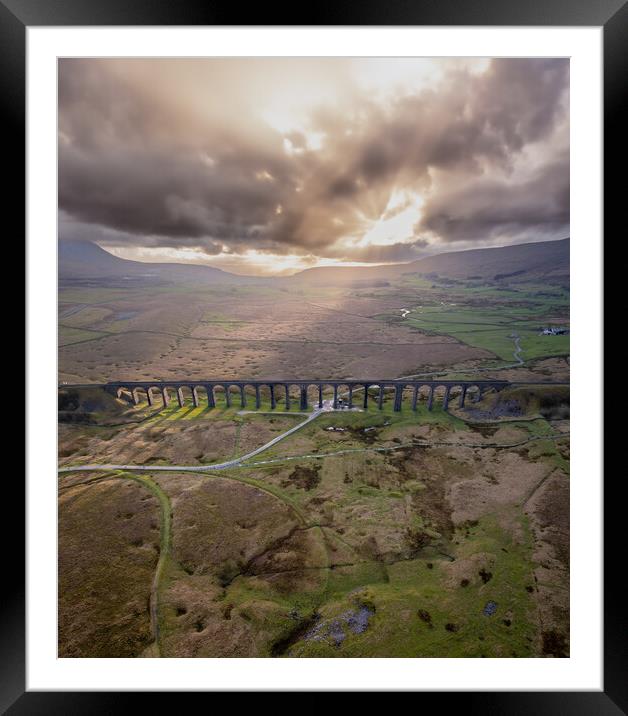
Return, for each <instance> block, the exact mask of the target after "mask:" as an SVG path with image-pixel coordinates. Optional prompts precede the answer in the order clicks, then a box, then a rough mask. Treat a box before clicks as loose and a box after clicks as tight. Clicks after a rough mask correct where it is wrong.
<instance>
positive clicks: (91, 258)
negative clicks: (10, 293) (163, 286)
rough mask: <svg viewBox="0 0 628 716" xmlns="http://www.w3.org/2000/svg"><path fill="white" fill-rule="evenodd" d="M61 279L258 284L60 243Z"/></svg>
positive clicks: (193, 267) (198, 268)
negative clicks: (139, 279)
mask: <svg viewBox="0 0 628 716" xmlns="http://www.w3.org/2000/svg"><path fill="white" fill-rule="evenodd" d="M58 257H59V278H60V279H104V278H116V279H120V278H129V277H136V278H142V279H146V280H151V279H152V280H160V281H164V280H165V281H176V282H183V281H185V282H192V283H224V284H242V283H251V282H253V281H256V280H257V279H255V278H254V277H251V276H236V275H235V274H231V273H227V272H226V271H222V270H221V269H217V268H213V267H211V266H199V265H196V264H176V263H172V264H169V263H146V262H143V261H129V260H128V259H121V258H118V257H117V256H114V255H113V254H110V253H109V252H108V251H105V250H104V249H101V248H100V246H98V245H97V244H94V243H91V242H88V241H63V240H61V241H59V254H58Z"/></svg>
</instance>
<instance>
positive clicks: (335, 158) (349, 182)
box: [58, 58, 569, 275]
mask: <svg viewBox="0 0 628 716" xmlns="http://www.w3.org/2000/svg"><path fill="white" fill-rule="evenodd" d="M58 91H59V125H58V126H59V130H58V146H59V238H60V239H66V240H74V241H93V242H96V243H97V244H99V245H100V246H102V247H103V248H105V249H106V250H108V251H110V252H111V253H114V254H116V255H117V256H121V257H123V258H129V259H134V260H141V261H177V262H185V263H202V264H207V265H211V266H215V267H217V268H222V269H224V270H227V271H232V272H234V273H239V274H255V275H272V274H290V273H294V272H296V271H299V270H302V269H305V268H310V267H314V266H333V265H348V266H361V265H375V264H384V263H399V262H406V261H412V260H415V259H418V258H421V257H423V256H427V255H431V254H434V253H441V252H443V251H458V250H464V249H470V248H478V247H484V246H504V245H508V244H514V243H523V242H529V241H546V240H554V239H562V238H566V237H567V236H569V61H568V60H566V59H537V58H535V59H482V58H469V59H464V58H450V59H432V58H417V59H408V58H401V59H397V58H276V59H275V58H247V59H244V58H243V59H240V58H233V59H231V58H226V59H225V58H207V59H205V58H203V59H197V58H194V59H61V60H59V90H58Z"/></svg>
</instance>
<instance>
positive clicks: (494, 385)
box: [60, 380, 513, 412]
mask: <svg viewBox="0 0 628 716" xmlns="http://www.w3.org/2000/svg"><path fill="white" fill-rule="evenodd" d="M510 385H513V384H512V383H510V382H508V381H498V380H472V381H460V380H430V381H426V380H307V381H306V380H290V381H282V380H270V381H269V380H259V381H258V380H202V381H196V380H194V381H188V380H175V381H140V382H138V381H115V382H110V383H105V384H100V385H99V386H96V385H91V386H89V387H103V388H104V389H105V390H107V391H108V392H109V393H111V394H112V395H115V396H116V397H120V396H121V395H122V394H124V393H127V394H129V395H130V396H131V398H132V400H133V402H134V403H135V404H137V403H139V402H140V397H139V396H140V394H141V393H142V392H143V393H145V394H146V398H147V400H148V404H149V405H154V404H155V392H157V393H158V394H159V395H160V396H161V402H162V403H163V405H165V406H167V405H168V404H169V403H170V400H171V399H172V396H176V399H177V401H178V403H179V405H180V406H181V407H183V406H184V405H185V395H184V392H183V389H184V388H187V389H188V390H189V391H190V393H191V399H192V404H193V405H194V407H199V406H200V404H201V393H205V395H206V402H207V405H208V406H209V407H210V408H214V407H216V404H217V394H218V391H216V389H220V393H221V394H222V396H223V397H222V400H221V401H220V402H222V403H223V404H224V405H225V406H226V407H231V405H232V401H233V399H234V398H235V399H236V400H238V398H239V402H240V407H241V408H246V407H247V397H250V398H251V399H253V398H254V401H255V408H257V409H259V408H260V407H261V404H262V389H263V388H265V389H267V391H268V394H269V395H270V407H271V409H273V410H274V409H275V408H276V406H277V403H278V401H281V402H282V403H283V404H284V405H285V408H286V409H287V410H289V409H290V404H291V401H292V399H293V397H292V396H291V393H290V391H291V388H296V389H297V390H296V391H293V392H296V393H297V394H298V396H299V397H298V398H295V401H296V400H298V402H299V409H300V410H307V409H308V408H309V400H308V390H309V389H311V388H314V389H315V399H314V400H313V401H312V402H313V403H315V404H316V405H317V407H318V408H322V407H323V390H324V389H326V388H329V389H331V391H333V403H332V404H333V407H334V408H336V409H337V408H338V407H339V406H340V404H341V403H342V405H343V406H344V405H346V406H347V407H349V408H352V407H354V406H355V405H356V403H357V404H358V405H361V407H363V408H365V409H366V408H367V406H368V403H369V399H370V400H375V401H377V405H378V407H379V408H380V409H381V408H382V407H383V403H384V393H385V391H386V390H393V391H394V406H393V409H394V410H395V411H397V412H399V411H400V410H401V407H402V402H403V399H404V390H409V391H410V392H409V396H408V398H407V399H409V400H410V403H411V406H412V409H413V410H416V409H417V402H418V400H419V397H420V394H421V389H422V388H423V389H424V390H425V392H426V393H427V408H428V410H431V409H432V406H433V404H434V401H435V399H436V398H437V395H436V391H437V390H438V389H439V388H440V389H441V390H440V391H439V393H440V394H441V395H442V405H443V408H444V409H445V410H447V408H448V406H449V401H450V398H451V397H452V391H454V389H457V390H455V393H456V396H457V397H458V405H459V407H464V404H465V400H466V399H467V394H468V393H470V392H472V393H473V400H475V401H478V400H480V399H481V398H482V395H483V394H484V393H486V392H487V391H500V390H503V389H504V388H506V387H508V386H510ZM60 387H64V386H60ZM65 387H79V386H65ZM85 387H87V386H85ZM232 388H235V389H236V391H235V393H234V392H232V390H231V389H232ZM247 389H248V390H249V393H248V395H247ZM373 389H376V390H377V393H376V395H372V394H369V390H371V391H372V390H373ZM341 390H344V394H345V395H346V396H347V399H346V400H345V399H344V398H342V397H341V396H340V395H339V391H341ZM356 392H361V393H363V394H362V395H360V396H359V398H357V400H356V396H355V393H356ZM438 397H439V398H440V395H439V396H438Z"/></svg>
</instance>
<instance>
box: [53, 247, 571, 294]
mask: <svg viewBox="0 0 628 716" xmlns="http://www.w3.org/2000/svg"><path fill="white" fill-rule="evenodd" d="M404 274H419V275H430V276H431V275H432V274H435V275H438V276H440V277H445V278H452V279H482V280H490V281H499V280H500V279H508V281H509V282H511V283H512V282H515V283H516V282H518V281H529V280H544V281H550V282H561V283H562V282H567V281H568V280H569V239H562V240H560V241H544V242H538V243H531V244H517V245H514V246H502V247H499V248H483V249H470V250H468V251H453V252H449V253H442V254H437V255H435V256H429V257H426V258H424V259H419V260H417V261H412V262H410V263H405V264H393V265H389V266H361V267H344V266H333V267H320V268H311V269H306V270H305V271H300V272H299V273H296V274H294V275H293V276H289V277H283V278H264V277H259V276H240V275H236V274H231V273H228V272H227V271H222V270H221V269H217V268H213V267H211V266H200V265H195V264H168V263H145V262H141V261H129V260H127V259H121V258H118V257H117V256H113V255H112V254H110V253H109V252H107V251H105V250H104V249H101V248H100V247H99V246H98V245H96V244H94V243H90V242H83V241H59V278H61V279H84V280H85V279H105V278H107V279H111V278H117V279H121V278H128V277H135V278H142V279H143V280H149V281H150V280H159V281H175V282H192V283H215V284H240V285H241V284H250V283H268V282H275V283H277V284H279V285H295V284H297V285H298V284H304V285H308V284H317V285H320V286H333V285H340V286H342V285H354V286H360V285H363V286H368V285H377V283H378V282H383V281H390V280H391V279H395V278H398V277H400V276H402V275H404Z"/></svg>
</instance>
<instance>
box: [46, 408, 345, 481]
mask: <svg viewBox="0 0 628 716" xmlns="http://www.w3.org/2000/svg"><path fill="white" fill-rule="evenodd" d="M329 403H330V401H325V403H324V404H323V407H322V408H316V410H314V411H312V413H311V415H309V417H308V418H306V419H305V420H303V421H302V422H300V423H299V424H298V425H295V426H294V427H292V428H290V429H289V430H286V431H285V432H284V433H281V435H277V437H275V438H273V439H272V440H269V442H267V443H265V444H264V445H262V446H261V447H258V448H257V449H256V450H252V451H251V452H248V453H247V454H246V455H241V456H240V457H235V458H233V459H232V460H227V461H226V462H219V463H214V464H213V465H181V466H170V465H103V464H101V465H77V466H73V467H60V468H59V470H58V471H59V472H82V471H85V470H145V471H146V472H157V471H164V472H168V471H170V472H171V471H172V470H173V469H175V468H176V470H177V471H179V470H181V471H183V472H207V471H208V470H228V469H229V468H230V467H235V466H236V465H239V464H240V463H241V462H245V461H246V460H249V459H250V458H252V457H255V455H258V454H259V453H261V452H264V451H265V450H268V449H269V448H271V447H272V446H273V445H276V444H277V443H278V442H280V441H281V440H284V439H285V438H287V437H288V436H289V435H292V434H293V433H296V432H297V430H301V429H302V428H304V427H305V426H306V425H307V424H308V423H311V422H312V420H315V419H316V418H317V417H318V416H319V415H320V414H321V413H324V412H329V411H330V410H331V409H332V408H331V407H330V405H329Z"/></svg>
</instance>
